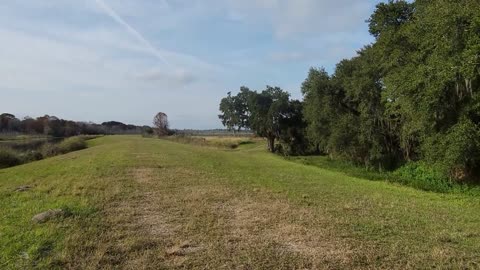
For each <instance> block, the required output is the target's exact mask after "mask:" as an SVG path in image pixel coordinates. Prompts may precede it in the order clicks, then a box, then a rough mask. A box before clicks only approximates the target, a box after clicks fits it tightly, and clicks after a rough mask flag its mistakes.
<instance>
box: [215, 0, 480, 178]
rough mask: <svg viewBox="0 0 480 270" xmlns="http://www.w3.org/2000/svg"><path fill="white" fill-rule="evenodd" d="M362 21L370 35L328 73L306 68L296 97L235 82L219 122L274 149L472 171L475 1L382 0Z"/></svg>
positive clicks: (479, 149) (478, 66) (477, 142)
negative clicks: (235, 91) (246, 132)
mask: <svg viewBox="0 0 480 270" xmlns="http://www.w3.org/2000/svg"><path fill="white" fill-rule="evenodd" d="M367 22H368V27H369V32H370V33H371V35H373V37H374V38H375V41H374V42H373V43H371V44H369V45H367V46H365V47H364V48H362V49H361V50H359V51H358V53H357V55H356V56H355V57H353V58H351V59H345V60H342V61H341V62H339V63H338V64H337V65H336V68H335V70H334V72H333V74H328V73H327V72H326V71H325V69H324V68H311V69H310V71H309V72H308V76H307V78H306V79H305V81H304V82H303V84H302V86H301V91H302V94H303V100H302V101H298V100H292V99H290V97H289V94H288V93H287V92H285V91H283V90H282V89H280V88H278V87H270V86H267V88H266V89H265V90H262V91H252V90H250V89H248V88H247V87H242V88H241V89H240V91H239V93H238V94H236V95H232V94H231V93H228V95H227V97H225V98H223V99H222V100H221V103H220V111H221V114H220V116H219V117H220V119H221V121H222V123H223V124H224V125H225V126H226V127H227V128H228V129H231V130H240V129H251V130H252V131H254V132H255V133H256V134H257V135H259V136H261V137H265V138H267V141H268V148H269V150H270V151H272V152H283V153H287V154H314V153H316V154H326V155H329V156H331V157H333V158H339V159H346V160H350V161H352V162H354V163H356V164H360V165H364V166H367V167H373V168H377V169H380V170H385V169H388V170H393V169H396V168H399V167H401V166H403V165H405V164H408V163H412V162H415V163H418V164H423V165H425V166H430V167H432V168H435V169H436V170H438V171H440V172H442V173H443V174H444V175H446V176H448V177H449V178H451V179H457V180H464V179H469V178H477V179H478V177H479V175H480V91H479V90H480V89H479V85H480V2H479V1H477V0H459V1H449V0H435V1H432V0H417V1H413V2H407V1H388V2H386V3H380V4H378V5H377V6H376V9H375V11H374V13H373V14H372V15H371V17H370V18H369V19H368V20H367ZM275 142H276V143H275Z"/></svg>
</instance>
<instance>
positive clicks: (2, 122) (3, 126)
mask: <svg viewBox="0 0 480 270" xmlns="http://www.w3.org/2000/svg"><path fill="white" fill-rule="evenodd" d="M17 121H18V119H17V118H16V117H15V115H13V114H10V113H3V114H1V115H0V131H14V130H12V126H13V124H14V122H17Z"/></svg>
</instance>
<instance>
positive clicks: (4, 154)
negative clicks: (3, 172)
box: [0, 148, 22, 169]
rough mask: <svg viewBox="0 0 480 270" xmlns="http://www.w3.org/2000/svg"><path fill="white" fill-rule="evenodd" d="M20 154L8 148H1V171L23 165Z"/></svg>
mask: <svg viewBox="0 0 480 270" xmlns="http://www.w3.org/2000/svg"><path fill="white" fill-rule="evenodd" d="M21 163H22V161H21V159H20V158H19V156H18V154H17V153H15V152H14V151H13V150H10V149H7V148H0V169H3V168H8V167H12V166H15V165H19V164H21Z"/></svg>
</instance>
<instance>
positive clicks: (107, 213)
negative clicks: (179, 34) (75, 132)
mask: <svg viewBox="0 0 480 270" xmlns="http://www.w3.org/2000/svg"><path fill="white" fill-rule="evenodd" d="M89 143H90V144H91V147H90V148H89V149H86V150H82V151H78V152H74V153H70V154H66V155H63V156H58V157H54V158H51V159H46V160H42V161H39V162H35V163H31V164H26V165H22V166H19V167H14V168H10V169H5V170H0V209H1V216H0V218H1V219H0V249H1V250H2V252H1V254H0V268H2V269H4V268H5V269H9V268H11V269H17V268H55V267H57V268H77V269H88V268H90V269H97V268H107V269H108V268H110V269H113V268H115V269H118V268H124V269H141V268H153V269H159V268H160V269H161V268H187V269H190V268H199V269H221V268H223V269H232V268H235V269H238V268H239V269H282V268H283V269H294V268H296V269H303V268H307V269H316V268H347V267H348V268H426V267H434V266H437V267H441V268H442V267H444V268H476V267H480V264H479V263H480V258H479V256H478V250H480V227H479V226H478V225H479V224H480V198H478V197H474V196H466V195H459V194H438V193H431V192H424V191H419V190H415V189H412V188H407V187H402V186H397V185H393V184H389V183H385V182H375V181H367V180H362V179H356V178H352V177H349V176H346V175H344V174H342V173H339V172H332V171H328V170H324V169H321V168H316V167H313V166H306V165H302V164H298V163H294V162H289V161H286V160H284V159H282V158H281V157H278V156H274V155H270V154H268V153H265V152H263V148H262V147H260V146H259V147H253V146H252V145H248V146H246V147H245V148H242V147H239V149H236V150H226V149H216V148H212V147H203V146H193V145H186V144H179V143H175V142H170V141H165V140H158V139H144V138H140V137H128V136H112V137H104V138H100V139H95V140H92V141H90V142H89ZM21 185H31V186H32V189H30V190H28V191H24V192H16V191H14V190H15V188H16V187H18V186H21ZM50 208H62V209H66V210H68V212H69V213H70V215H69V216H67V217H64V218H60V219H55V220H51V221H48V222H46V223H43V224H33V223H32V222H31V218H32V216H33V215H35V214H37V213H39V212H42V211H45V210H48V209H50Z"/></svg>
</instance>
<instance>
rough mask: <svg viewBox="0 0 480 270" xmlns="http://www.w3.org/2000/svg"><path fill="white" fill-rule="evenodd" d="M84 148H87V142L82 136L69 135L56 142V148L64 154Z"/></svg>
mask: <svg viewBox="0 0 480 270" xmlns="http://www.w3.org/2000/svg"><path fill="white" fill-rule="evenodd" d="M85 148H87V143H86V141H85V138H83V137H71V138H68V139H65V140H63V141H62V142H61V143H59V144H58V150H59V151H60V153H61V154H66V153H69V152H73V151H78V150H82V149H85Z"/></svg>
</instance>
